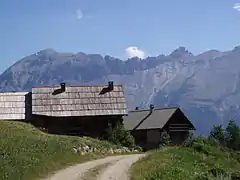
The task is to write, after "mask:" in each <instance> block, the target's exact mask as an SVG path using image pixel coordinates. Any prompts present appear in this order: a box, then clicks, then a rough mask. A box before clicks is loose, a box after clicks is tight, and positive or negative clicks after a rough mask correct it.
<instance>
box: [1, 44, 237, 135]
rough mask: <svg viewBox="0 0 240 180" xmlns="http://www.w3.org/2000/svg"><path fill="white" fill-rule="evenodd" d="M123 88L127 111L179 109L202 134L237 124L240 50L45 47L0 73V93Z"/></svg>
mask: <svg viewBox="0 0 240 180" xmlns="http://www.w3.org/2000/svg"><path fill="white" fill-rule="evenodd" d="M109 80H112V81H114V83H116V84H123V85H124V89H125V95H126V98H127V103H128V108H129V109H134V108H135V107H136V106H138V107H140V108H146V107H147V108H148V106H149V105H150V104H151V103H153V104H154V105H155V107H171V106H179V107H181V109H182V110H183V111H184V112H185V113H186V115H187V116H188V117H189V118H190V119H191V120H192V121H193V123H194V124H195V125H196V127H197V129H198V130H197V132H198V133H201V134H206V133H207V132H208V131H209V129H210V128H211V127H212V125H214V124H219V123H223V124H226V123H227V121H228V120H229V119H230V118H235V119H236V121H237V122H240V111H239V108H240V46H237V47H235V48H234V49H233V50H231V51H225V52H221V51H217V50H210V51H207V52H204V53H202V54H199V55H193V54H192V53H191V52H189V51H187V50H186V48H185V47H179V48H178V49H176V50H174V51H173V52H172V53H171V54H169V55H159V56H157V57H147V58H146V59H139V58H137V57H136V58H131V59H128V60H126V61H123V60H120V59H117V58H113V57H111V56H105V57H103V56H101V55H99V54H85V53H82V52H80V53H59V52H56V51H55V50H53V49H45V50H42V51H39V52H37V53H36V54H32V55H29V56H27V57H25V58H23V59H21V60H19V61H18V62H17V63H15V64H14V65H12V66H11V67H9V68H8V69H7V70H6V71H5V72H3V73H2V74H1V75H0V90H1V91H30V90H31V88H32V86H38V85H56V84H59V83H61V82H66V83H67V84H68V85H80V84H102V83H107V81H109Z"/></svg>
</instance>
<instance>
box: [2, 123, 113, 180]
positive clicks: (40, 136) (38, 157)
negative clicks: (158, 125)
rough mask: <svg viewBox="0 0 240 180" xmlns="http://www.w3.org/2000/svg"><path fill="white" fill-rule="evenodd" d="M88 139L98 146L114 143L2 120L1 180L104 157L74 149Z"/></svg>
mask: <svg viewBox="0 0 240 180" xmlns="http://www.w3.org/2000/svg"><path fill="white" fill-rule="evenodd" d="M81 143H85V144H87V145H90V146H92V147H97V148H98V149H105V148H109V147H110V146H112V145H111V144H109V143H107V142H102V141H98V140H94V139H90V138H78V137H67V136H55V135H48V134H45V133H43V132H40V131H39V130H37V129H36V128H34V127H33V126H31V125H29V124H25V123H20V122H10V121H0V163H1V166H0V177H1V180H7V179H9V180H22V179H24V180H30V179H31V180H32V179H35V178H39V177H42V176H43V175H46V174H48V173H50V172H52V171H54V170H57V169H60V168H63V167H65V166H68V165H72V164H74V163H78V162H83V161H86V160H89V159H94V158H97V157H100V155H96V154H95V155H94V154H89V155H85V156H81V155H80V154H76V153H74V151H73V147H74V146H75V145H79V144H81Z"/></svg>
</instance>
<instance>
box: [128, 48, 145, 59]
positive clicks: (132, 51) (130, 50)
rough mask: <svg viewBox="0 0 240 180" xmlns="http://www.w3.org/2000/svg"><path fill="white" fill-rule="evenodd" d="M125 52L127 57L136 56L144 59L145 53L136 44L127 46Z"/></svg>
mask: <svg viewBox="0 0 240 180" xmlns="http://www.w3.org/2000/svg"><path fill="white" fill-rule="evenodd" d="M125 54H126V56H127V58H133V57H138V58H141V59H144V58H145V57H146V53H145V52H144V51H143V50H141V49H139V48H138V47H136V46H129V47H127V48H126V49H125Z"/></svg>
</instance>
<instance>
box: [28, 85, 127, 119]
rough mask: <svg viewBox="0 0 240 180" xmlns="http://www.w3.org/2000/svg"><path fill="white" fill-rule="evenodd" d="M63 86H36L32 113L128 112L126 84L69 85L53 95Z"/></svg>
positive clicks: (65, 114)
mask: <svg viewBox="0 0 240 180" xmlns="http://www.w3.org/2000/svg"><path fill="white" fill-rule="evenodd" d="M60 88H61V87H60V86H59V87H34V88H33V89H32V113H33V114H36V115H45V116H56V117H66V116H100V115H126V114H127V105H126V100H125V97H124V92H123V87H122V86H121V85H114V88H113V89H112V90H111V89H110V90H107V91H106V92H104V93H101V92H103V91H104V90H106V88H108V86H66V87H65V91H64V92H60V93H59V94H53V93H54V91H58V90H60Z"/></svg>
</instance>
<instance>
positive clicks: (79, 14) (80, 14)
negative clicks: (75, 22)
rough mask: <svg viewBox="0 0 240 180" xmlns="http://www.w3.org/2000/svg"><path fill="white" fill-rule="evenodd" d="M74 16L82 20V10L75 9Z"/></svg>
mask: <svg viewBox="0 0 240 180" xmlns="http://www.w3.org/2000/svg"><path fill="white" fill-rule="evenodd" d="M76 16H77V19H82V18H83V13H82V10H81V9H80V8H78V9H77V11H76Z"/></svg>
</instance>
